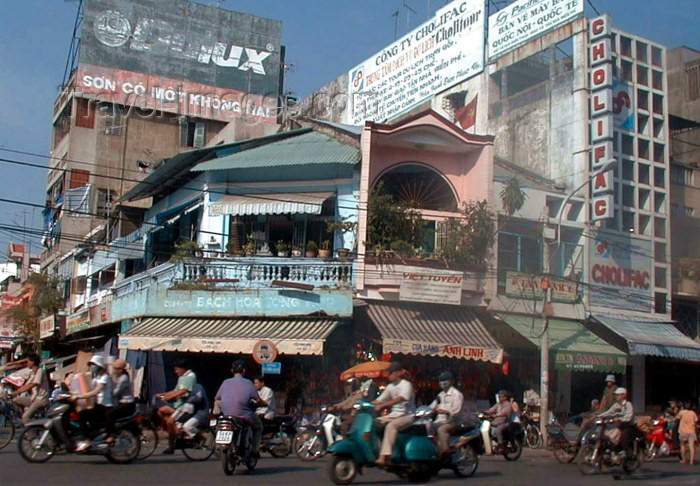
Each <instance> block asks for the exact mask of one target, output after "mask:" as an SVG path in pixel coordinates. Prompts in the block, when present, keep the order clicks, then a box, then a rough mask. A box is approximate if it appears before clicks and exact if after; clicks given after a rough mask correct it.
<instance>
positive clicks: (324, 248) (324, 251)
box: [318, 240, 331, 258]
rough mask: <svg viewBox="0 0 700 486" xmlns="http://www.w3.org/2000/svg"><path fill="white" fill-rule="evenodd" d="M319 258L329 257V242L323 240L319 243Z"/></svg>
mask: <svg viewBox="0 0 700 486" xmlns="http://www.w3.org/2000/svg"><path fill="white" fill-rule="evenodd" d="M318 257H319V258H330V257H331V240H323V241H322V242H321V249H320V250H318Z"/></svg>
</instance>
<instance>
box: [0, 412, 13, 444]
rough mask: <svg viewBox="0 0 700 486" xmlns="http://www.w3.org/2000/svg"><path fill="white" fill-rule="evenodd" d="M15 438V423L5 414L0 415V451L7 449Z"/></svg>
mask: <svg viewBox="0 0 700 486" xmlns="http://www.w3.org/2000/svg"><path fill="white" fill-rule="evenodd" d="M14 437H15V423H14V421H13V420H12V418H11V417H10V416H9V415H7V414H4V413H3V414H0V449H3V448H5V447H7V446H8V445H9V444H10V442H12V439H13V438H14Z"/></svg>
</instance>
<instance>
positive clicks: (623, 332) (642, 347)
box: [589, 313, 700, 361]
mask: <svg viewBox="0 0 700 486" xmlns="http://www.w3.org/2000/svg"><path fill="white" fill-rule="evenodd" d="M591 318H592V319H593V320H592V321H589V326H591V327H592V329H593V330H594V331H595V332H596V333H598V334H601V335H603V336H604V337H606V333H607V334H611V338H612V339H615V338H618V339H620V341H622V342H623V344H624V345H625V346H626V347H627V349H628V352H629V354H638V355H644V356H661V357H664V358H676V359H687V360H691V361H700V344H698V343H696V342H695V341H693V340H692V339H690V338H689V337H688V336H686V335H685V334H683V333H682V332H680V331H679V330H678V329H676V327H675V326H674V325H673V323H671V322H669V321H666V322H659V321H658V318H655V317H654V316H649V318H648V320H645V317H643V316H639V317H627V316H623V315H613V314H599V313H592V314H591ZM596 327H597V328H596ZM606 339H607V337H606Z"/></svg>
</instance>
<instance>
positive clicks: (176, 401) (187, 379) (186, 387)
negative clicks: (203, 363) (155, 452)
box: [156, 358, 197, 454]
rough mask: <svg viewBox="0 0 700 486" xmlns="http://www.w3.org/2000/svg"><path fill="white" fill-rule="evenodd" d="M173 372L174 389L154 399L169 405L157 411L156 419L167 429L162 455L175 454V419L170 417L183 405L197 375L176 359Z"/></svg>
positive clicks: (179, 359) (195, 382) (195, 381)
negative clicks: (165, 446)
mask: <svg viewBox="0 0 700 486" xmlns="http://www.w3.org/2000/svg"><path fill="white" fill-rule="evenodd" d="M173 371H175V374H176V375H177V384H176V385H175V389H174V390H171V391H169V392H166V393H158V394H156V398H158V399H159V400H163V401H166V402H172V403H171V404H168V405H164V406H162V407H160V408H159V409H158V417H159V418H160V420H161V422H163V423H165V425H166V427H167V429H168V448H167V449H165V450H164V451H163V454H174V453H175V439H176V438H177V430H176V428H175V419H173V418H172V417H171V415H172V414H173V413H175V409H177V408H179V407H181V406H182V405H183V404H184V400H183V397H184V396H185V395H187V394H188V393H189V392H191V391H192V390H193V389H194V386H195V385H196V384H197V375H195V374H194V371H192V370H190V369H189V367H188V366H187V362H186V361H185V360H184V359H182V358H178V359H176V360H175V362H174V363H173Z"/></svg>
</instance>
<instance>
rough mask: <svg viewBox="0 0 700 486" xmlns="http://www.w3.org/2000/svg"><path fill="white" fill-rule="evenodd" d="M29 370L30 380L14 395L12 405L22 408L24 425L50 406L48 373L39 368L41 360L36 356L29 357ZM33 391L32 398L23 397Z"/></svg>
mask: <svg viewBox="0 0 700 486" xmlns="http://www.w3.org/2000/svg"><path fill="white" fill-rule="evenodd" d="M27 361H28V368H29V370H30V371H31V375H30V376H29V379H28V380H27V381H26V382H25V383H24V384H23V385H22V386H20V387H19V388H18V389H17V390H16V391H15V392H14V393H12V394H11V396H12V397H13V399H12V403H14V404H15V405H18V406H20V407H22V409H23V410H24V412H23V413H22V423H23V424H24V425H27V424H28V423H29V421H30V420H31V419H32V417H33V416H34V414H36V413H37V412H38V411H39V410H41V409H42V408H46V407H47V406H48V405H49V380H48V377H47V376H46V371H44V370H43V369H42V368H40V367H39V364H40V363H41V360H40V359H39V356H37V355H36V354H30V355H28V356H27ZM28 391H31V396H29V397H23V396H22V394H24V393H25V392H28Z"/></svg>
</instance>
